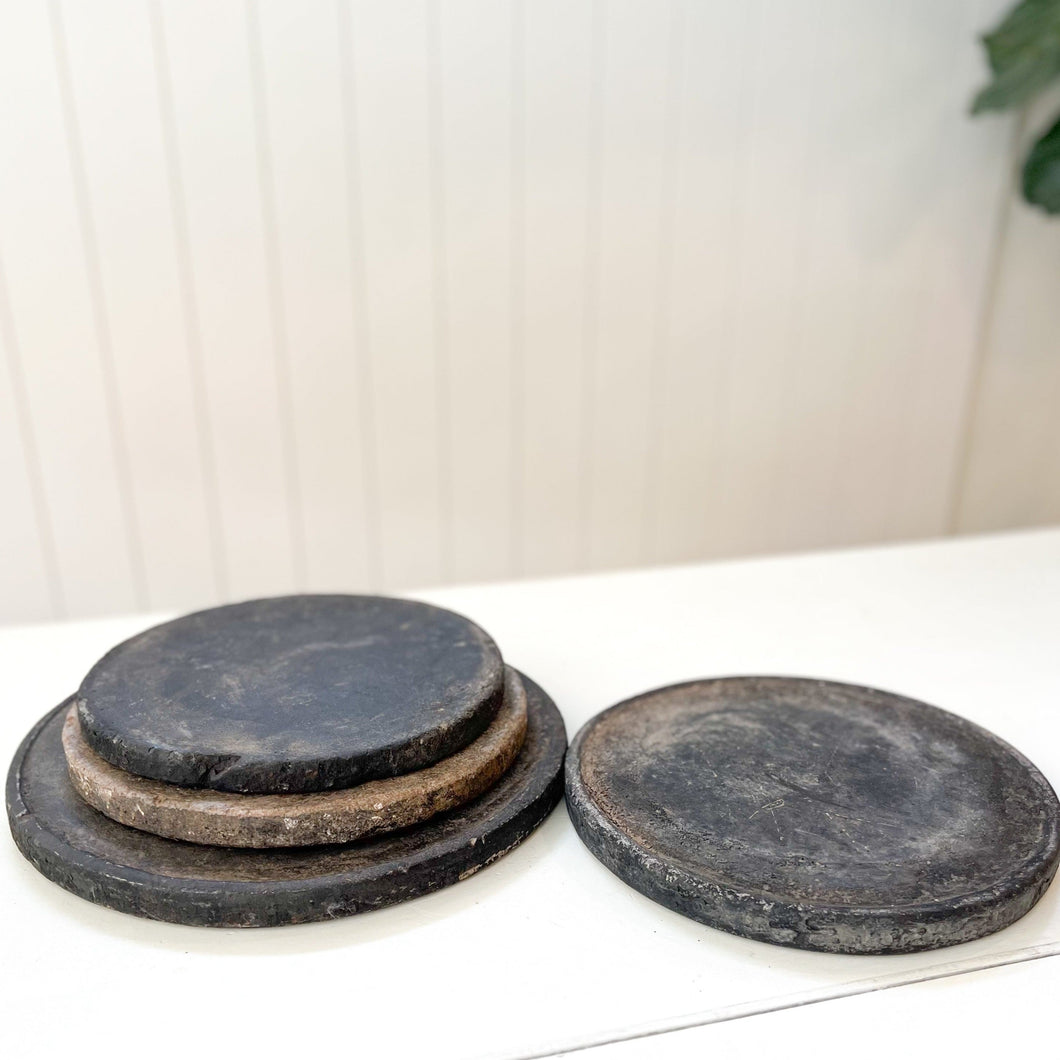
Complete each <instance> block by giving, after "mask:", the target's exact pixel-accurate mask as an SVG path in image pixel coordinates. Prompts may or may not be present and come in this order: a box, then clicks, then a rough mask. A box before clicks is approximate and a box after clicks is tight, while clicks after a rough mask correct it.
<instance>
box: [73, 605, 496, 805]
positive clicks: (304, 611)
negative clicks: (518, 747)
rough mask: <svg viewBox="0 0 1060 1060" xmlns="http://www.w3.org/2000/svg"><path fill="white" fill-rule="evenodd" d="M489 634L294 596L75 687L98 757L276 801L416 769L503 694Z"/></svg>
mask: <svg viewBox="0 0 1060 1060" xmlns="http://www.w3.org/2000/svg"><path fill="white" fill-rule="evenodd" d="M503 685H504V666H503V662H502V660H501V655H500V652H499V651H498V650H497V645H496V644H494V642H493V640H492V639H491V638H490V637H489V636H488V634H487V633H486V632H485V631H484V630H482V629H481V628H479V627H478V626H476V625H475V624H474V623H473V622H471V621H470V620H468V619H466V618H464V617H463V616H462V615H457V614H454V613H453V612H452V611H446V610H444V609H443V608H440V607H433V606H431V605H430V604H424V603H418V602H416V601H414V600H399V599H394V598H391V597H382V596H340V595H301V596H280V597H274V598H271V599H265V600H250V601H247V602H245V603H240V604H230V605H228V606H226V607H215V608H211V609H209V610H207V611H198V612H195V613H194V614H190V615H184V616H183V617H182V618H178V619H175V620H174V621H172V622H166V623H164V624H163V625H160V626H155V627H154V628H153V629H149V630H146V631H145V632H143V633H140V634H138V635H137V636H135V637H132V638H130V639H129V640H127V641H125V642H124V643H122V644H119V645H118V646H117V647H116V648H113V649H112V650H111V651H109V652H108V653H107V654H106V655H104V656H103V658H102V659H100V661H99V662H98V663H96V665H95V666H93V667H92V669H91V670H90V671H89V673H88V675H87V676H86V677H85V679H84V681H83V682H82V684H81V689H80V691H79V692H78V711H79V714H80V718H81V728H82V731H83V732H84V735H85V738H86V739H87V740H88V743H89V745H90V746H91V747H92V749H93V750H94V751H95V752H96V753H97V754H98V755H100V756H101V757H102V758H104V759H106V761H108V762H110V763H111V765H115V766H117V767H118V768H119V769H124V770H126V771H127V772H129V773H135V774H136V775H137V776H142V777H150V778H151V779H153V780H162V781H166V782H168V783H170V784H179V785H182V786H184V787H206V788H215V789H217V790H220V791H234V792H253V793H258V794H278V793H283V792H306V791H324V790H327V789H330V788H350V787H353V786H354V785H357V784H362V783H364V782H365V781H368V780H376V779H379V778H382V777H391V776H398V775H400V774H403V773H412V772H415V771H416V770H418V769H424V768H426V767H427V766H430V765H433V764H434V763H435V762H438V761H440V760H441V759H443V758H448V757H449V756H450V755H452V754H455V753H456V752H457V751H459V750H461V749H462V748H464V747H466V746H467V745H468V744H469V743H471V741H472V740H474V739H475V738H476V737H478V736H480V735H481V734H482V733H483V732H484V731H485V730H486V728H487V726H488V725H489V723H490V722H491V721H492V720H493V718H494V717H495V716H496V714H497V711H498V709H499V707H500V704H501V700H502V699H503Z"/></svg>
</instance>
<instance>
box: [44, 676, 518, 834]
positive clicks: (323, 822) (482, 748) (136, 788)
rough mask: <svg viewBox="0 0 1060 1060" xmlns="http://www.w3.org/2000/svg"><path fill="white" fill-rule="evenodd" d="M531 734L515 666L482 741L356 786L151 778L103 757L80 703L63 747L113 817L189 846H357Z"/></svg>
mask: <svg viewBox="0 0 1060 1060" xmlns="http://www.w3.org/2000/svg"><path fill="white" fill-rule="evenodd" d="M525 736H526V692H525V690H524V689H523V683H522V681H520V680H519V675H518V674H517V673H516V672H515V671H514V670H512V669H511V667H508V668H507V670H506V672H505V692H504V703H503V704H502V705H501V709H500V711H498V713H497V716H496V717H495V718H494V719H493V721H492V722H491V723H490V726H489V728H488V729H486V731H485V732H484V733H483V734H482V735H481V736H480V737H479V738H478V739H477V740H473V741H472V742H471V743H469V744H468V745H467V747H465V748H464V749H463V750H462V751H457V753H456V754H455V755H452V756H450V757H449V758H443V759H442V760H441V761H440V762H436V763H435V764H434V765H433V766H428V767H427V768H426V769H419V770H417V771H416V772H415V773H405V774H404V775H402V776H400V777H387V778H386V779H384V780H370V781H368V783H366V784H358V785H357V787H354V788H341V789H338V790H335V791H313V792H307V793H305V794H287V795H237V794H235V793H234V792H230V791H211V790H210V789H209V788H181V787H178V786H177V785H176V784H166V783H165V782H163V781H161V780H147V779H145V778H144V777H138V776H136V774H134V773H126V772H125V770H124V769H118V768H117V767H116V766H112V765H111V764H110V763H109V762H105V761H103V759H102V758H100V757H99V755H97V754H96V753H95V751H93V750H92V749H91V748H90V747H89V746H88V744H87V743H86V742H85V739H84V736H83V734H82V732H81V724H80V722H79V721H78V718H77V708H76V707H71V708H70V709H69V710H68V711H67V714H66V720H65V722H64V723H63V750H64V752H65V754H66V763H67V766H68V771H69V774H70V780H71V781H72V782H73V785H74V790H75V791H76V792H77V793H78V795H80V796H81V798H82V799H84V800H85V802H87V803H88V804H89V805H90V806H94V807H95V808H96V809H97V810H99V811H100V812H101V813H105V814H106V815H107V816H108V817H110V818H111V819H112V820H115V821H120V822H121V823H122V824H127V825H131V826H132V827H133V828H139V829H141V830H142V831H145V832H151V833H153V834H154V835H161V836H166V837H168V838H169V839H180V840H182V841H184V842H186V843H205V844H207V845H209V846H219V847H252V848H257V849H265V848H271V847H300V846H312V845H315V844H320V843H351V842H353V841H354V840H356V839H363V838H364V837H365V836H369V835H378V834H380V833H383V832H393V831H395V830H396V829H398V828H408V827H410V826H411V825H415V824H420V823H421V822H423V821H426V820H428V819H429V818H431V817H433V816H434V815H435V814H438V813H444V812H445V811H446V810H452V809H455V808H456V807H457V806H462V805H463V804H464V803H465V802H469V801H470V800H471V799H474V798H476V797H477V796H479V795H481V794H482V793H483V792H484V791H486V790H488V789H489V788H491V787H493V785H494V784H495V783H496V782H497V781H498V780H499V779H500V778H501V777H502V776H503V775H504V773H505V771H506V770H507V769H508V767H509V766H510V765H511V764H512V762H513V761H514V760H515V756H516V755H517V754H518V753H519V749H520V748H521V747H522V745H523V739H524V737H525Z"/></svg>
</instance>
